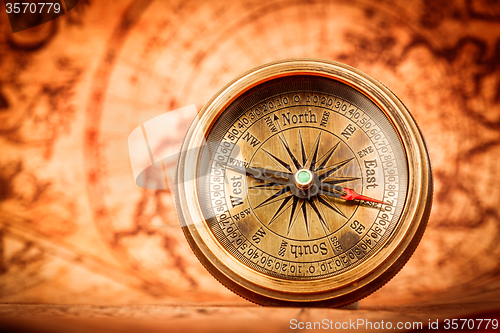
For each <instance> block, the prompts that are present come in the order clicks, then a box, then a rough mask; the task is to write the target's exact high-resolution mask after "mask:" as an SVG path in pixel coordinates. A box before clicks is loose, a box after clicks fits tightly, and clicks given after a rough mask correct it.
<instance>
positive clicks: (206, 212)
mask: <svg viewBox="0 0 500 333" xmlns="http://www.w3.org/2000/svg"><path fill="white" fill-rule="evenodd" d="M371 80H373V79H371ZM184 152H189V153H185V154H183V155H182V156H181V160H180V162H179V170H178V174H179V178H178V183H179V187H178V207H179V208H180V209H179V214H180V216H181V218H182V221H183V222H184V223H185V224H186V225H185V226H184V231H185V233H186V236H187V238H188V240H189V241H190V244H191V246H192V248H193V250H194V251H195V253H196V254H197V255H198V257H199V259H200V260H201V261H202V262H203V263H204V264H205V266H206V267H207V268H208V269H209V271H211V272H212V274H214V275H215V277H216V278H218V279H219V281H221V282H222V283H224V284H225V285H226V286H227V287H229V288H230V289H231V290H233V291H235V292H236V293H238V294H240V295H242V296H244V297H246V298H249V299H250V300H253V301H255V302H258V303H261V304H279V305H298V306H304V305H319V304H323V305H324V304H327V305H334V306H335V305H343V304H347V303H349V302H352V301H355V300H357V299H359V298H361V297H363V296H365V295H367V294H369V293H370V292H373V291H374V290H375V289H376V288H378V287H379V286H380V285H382V284H383V283H385V282H386V281H387V280H388V279H390V278H391V277H392V275H394V271H395V270H394V268H397V269H399V268H400V267H402V265H404V263H405V262H406V261H407V259H408V258H409V256H410V255H411V253H412V252H413V250H414V248H415V246H416V244H417V243H418V240H419V239H420V237H421V234H422V232H423V229H424V228H425V224H426V219H427V216H428V213H429V210H430V202H431V200H430V193H431V187H432V178H431V173H430V167H429V164H428V158H427V152H426V151H425V145H424V144H423V141H422V139H421V136H420V133H419V132H418V129H417V127H416V126H415V124H414V123H413V120H412V119H411V117H410V116H409V114H408V112H407V111H406V109H405V108H404V106H403V105H402V104H401V103H400V102H399V100H397V98H395V97H394V96H393V95H392V93H390V91H388V90H387V89H385V88H384V87H383V86H381V85H380V84H377V83H376V81H374V80H373V81H370V78H369V77H367V76H366V75H364V74H362V73H359V72H357V71H355V70H353V69H351V68H348V67H347V66H343V65H340V64H336V63H326V62H321V61H314V60H291V61H283V62H279V63H274V64H270V65H267V66H263V67H260V68H258V69H256V70H254V71H252V72H249V73H247V74H245V75H244V76H243V77H242V78H239V79H238V80H235V81H234V82H233V83H231V84H230V85H228V86H227V87H226V88H225V89H223V90H222V91H221V92H220V93H219V94H218V95H217V96H215V97H214V98H213V99H212V100H211V101H210V102H209V103H207V105H206V106H205V107H204V109H203V110H202V112H201V114H200V121H198V122H196V123H195V124H193V126H192V128H191V130H190V132H189V133H188V136H187V137H186V141H185V143H184ZM415 162H417V163H415ZM397 269H396V271H397Z"/></svg>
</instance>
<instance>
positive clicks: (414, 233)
mask: <svg viewBox="0 0 500 333" xmlns="http://www.w3.org/2000/svg"><path fill="white" fill-rule="evenodd" d="M293 75H311V76H321V77H327V78H331V79H333V80H337V81H340V82H342V83H344V84H347V85H349V86H351V87H353V88H354V89H356V90H358V91H359V92H361V93H362V94H363V95H365V96H367V97H368V98H369V99H370V100H371V101H373V102H374V103H375V104H376V105H377V106H378V107H379V108H380V109H381V110H382V111H383V112H384V113H385V115H386V116H387V118H388V119H389V120H390V122H391V123H392V125H393V127H394V128H395V130H396V132H397V133H398V134H399V138H400V140H401V143H402V146H403V148H404V151H405V153H406V158H407V162H408V191H407V197H406V201H405V204H404V208H403V211H402V213H401V217H400V221H399V223H398V225H397V227H396V228H395V229H394V230H393V232H392V234H391V235H390V237H389V238H388V239H387V240H386V242H385V244H384V245H383V246H381V247H380V248H379V249H378V250H377V252H376V253H374V254H373V255H372V256H371V257H370V260H367V261H365V262H364V263H362V264H360V265H358V266H356V267H354V268H352V269H350V270H348V271H346V272H344V273H341V274H339V275H336V276H333V277H328V278H324V279H318V280H306V281H297V280H287V279H283V278H277V277H274V276H269V275H265V274H263V273H261V272H257V271H255V270H253V269H251V268H250V267H248V266H246V265H244V264H243V263H241V262H240V261H239V260H237V259H236V258H235V257H234V256H232V255H231V253H230V252H228V251H227V250H226V249H225V248H224V247H223V246H222V245H221V243H220V242H219V241H218V240H217V239H216V238H215V237H214V235H213V233H212V232H211V230H210V228H209V226H208V224H207V222H206V221H205V218H204V216H203V214H202V210H201V207H200V204H199V199H198V186H197V182H196V181H193V180H196V179H197V175H196V174H195V173H196V168H192V167H190V168H187V167H185V166H187V165H191V166H192V165H196V163H198V161H199V155H200V147H202V145H203V143H204V140H205V138H206V134H207V133H208V132H209V131H210V129H211V126H212V125H213V124H214V122H215V120H216V119H217V118H218V117H219V116H221V115H222V113H223V112H224V110H225V109H226V107H227V106H228V105H229V104H230V103H231V102H233V101H234V100H235V99H236V98H238V97H239V96H240V95H241V94H243V93H244V92H246V91H248V90H249V89H250V88H252V87H255V86H257V85H259V84H261V83H263V82H266V81H269V80H271V79H275V78H279V77H284V76H293ZM177 184H178V185H177V188H176V206H177V210H178V214H179V217H180V219H181V223H182V226H183V231H184V234H185V236H186V238H187V240H188V242H189V244H190V246H191V248H192V249H193V251H194V253H195V254H196V256H197V257H198V259H199V260H200V261H201V262H202V264H203V265H204V266H205V267H206V269H207V270H208V271H209V272H210V273H211V274H212V275H213V276H214V277H215V278H216V279H217V280H219V281H220V282H221V283H222V284H223V285H225V286H226V287H227V288H229V289H230V290H232V291H233V292H235V293H236V294H238V295H240V296H242V297H244V298H246V299H248V300H250V301H253V302H255V303H258V304H262V305H274V306H300V307H303V306H332V307H339V306H344V305H347V304H349V303H352V302H355V301H357V300H359V299H361V298H363V297H366V296H367V295H369V294H371V293H373V292H374V291H376V290H377V289H378V288H380V287H381V286H382V285H384V284H385V283H387V282H388V281H389V280H390V279H391V278H392V277H393V276H394V275H395V274H396V273H397V272H398V271H399V270H400V269H401V268H402V267H403V266H404V264H405V263H406V262H407V261H408V259H409V258H410V256H411V255H412V254H413V252H414V250H415V248H416V247H417V245H418V243H419V241H420V239H421V237H422V235H423V233H424V230H425V227H426V224H427V220H428V217H429V214H430V210H431V205H432V194H433V180H432V170H431V164H430V159H429V155H428V152H427V149H426V145H425V142H424V139H423V137H422V135H421V133H420V130H419V128H418V126H417V124H416V123H415V121H414V119H413V118H412V116H411V114H410V112H409V111H408V110H407V109H406V107H405V106H404V105H403V103H401V101H400V100H399V99H398V98H397V97H396V96H395V95H394V94H393V93H392V92H391V91H390V90H389V89H387V88H386V87H385V86H384V85H382V84H381V83H380V82H378V81H377V80H375V79H373V78H371V77H370V76H368V75H366V74H364V73H362V72H361V71H359V70H357V69H355V68H352V67H350V66H347V65H344V64H341V63H337V62H331V61H325V60H317V59H290V60H283V61H277V62H272V63H269V64H266V65H263V66H260V67H257V68H255V69H253V70H251V71H249V72H247V73H245V74H243V75H241V76H240V77H238V78H236V79H235V80H233V81H232V82H230V83H229V84H227V85H226V86H225V87H224V88H222V89H221V90H220V91H219V92H218V93H217V94H216V95H215V96H214V97H213V98H212V99H211V100H210V101H208V103H206V105H205V106H204V107H203V108H202V110H201V111H200V113H199V116H198V118H197V120H196V121H195V122H194V123H193V124H192V125H191V127H190V129H189V131H188V133H187V135H186V138H185V140H184V143H183V148H182V151H181V155H180V159H179V163H178V167H177Z"/></svg>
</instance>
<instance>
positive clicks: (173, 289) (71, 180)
mask: <svg viewBox="0 0 500 333" xmlns="http://www.w3.org/2000/svg"><path fill="white" fill-rule="evenodd" d="M1 8H2V9H1V10H2V13H0V32H1V33H0V152H1V153H0V302H1V303H4V305H2V306H1V315H2V316H3V317H9V318H11V319H12V318H15V317H17V318H26V317H29V318H31V317H32V316H34V317H35V319H36V320H35V319H34V320H35V321H34V322H38V321H37V320H39V321H40V325H42V324H41V323H42V322H43V321H44V320H46V317H50V316H51V315H52V314H54V316H56V317H57V316H62V317H65V318H66V319H67V323H68V325H69V323H79V324H82V325H84V324H83V322H84V321H85V320H83V319H82V318H90V319H89V323H90V322H94V319H93V318H96V317H99V318H101V317H102V318H104V317H106V316H111V317H113V322H115V323H118V324H117V325H118V326H117V327H120V329H121V330H122V331H125V330H126V329H127V327H128V326H127V324H126V323H127V320H126V319H127V318H129V317H130V316H131V314H132V313H133V314H134V315H135V316H139V317H141V316H143V317H144V318H146V319H147V318H156V319H155V320H158V321H159V320H161V319H162V318H168V321H169V322H173V323H178V325H179V326H178V327H187V326H190V325H198V324H199V322H200V321H203V320H204V319H202V318H208V319H207V322H209V323H210V325H215V327H219V326H217V325H225V324H226V323H227V324H228V325H229V324H231V325H233V324H234V325H237V323H242V322H248V323H249V325H250V323H251V322H253V321H254V320H256V321H258V322H261V324H263V323H264V322H266V321H265V320H260V319H259V318H270V317H273V318H274V317H276V318H280V319H276V321H273V323H275V324H270V326H269V327H276V330H279V329H280V327H282V326H283V325H286V323H285V322H286V321H287V320H288V317H289V316H292V315H295V314H296V313H303V312H300V311H305V313H307V314H308V315H309V314H310V315H311V316H316V315H318V316H320V317H321V316H322V315H323V313H327V314H328V316H330V314H331V315H332V316H340V314H342V316H344V314H345V313H348V314H349V316H354V317H355V316H358V315H360V314H361V313H363V315H364V314H367V315H369V316H374V317H377V316H380V318H382V317H384V316H386V315H387V316H389V317H390V316H396V317H399V316H400V317H401V318H405V316H407V315H408V311H407V310H406V309H407V307H411V309H415V308H421V309H425V310H422V311H424V312H425V316H438V315H440V314H436V313H435V309H434V308H433V307H432V306H430V305H429V304H431V305H432V304H442V303H443V302H445V301H446V302H449V304H450V305H448V306H452V305H453V304H455V306H456V309H455V310H456V314H457V315H464V314H466V313H467V312H469V313H473V312H477V311H476V310H478V309H479V308H480V309H481V311H483V310H484V311H489V310H492V309H498V308H499V305H498V299H499V297H496V298H491V295H492V294H490V291H491V290H498V287H499V284H500V261H499V259H498V258H499V255H500V246H499V241H498V240H499V239H500V219H499V214H500V209H499V202H500V187H499V186H498V184H499V182H500V181H499V179H500V178H499V177H500V159H499V156H500V6H499V4H498V2H494V1H489V0H475V1H473V0H462V1H452V2H442V1H441V2H440V1H424V0H421V1H418V0H415V1H404V2H402V1H390V0H385V1H369V0H353V1H342V0H335V1H320V0H317V1H316V0H314V1H275V2H274V1H272V2H268V1H257V0H247V1H241V2H237V1H224V0H217V1H210V2H206V1H198V0H193V1H185V0H182V1H176V0H172V1H139V0H137V1H131V0H124V1H112V2H109V1H99V2H98V1H90V0H80V2H79V4H78V5H77V6H76V7H75V8H74V9H73V10H72V11H70V12H69V13H68V14H66V15H64V16H61V17H60V18H58V19H57V20H55V21H51V22H49V23H47V24H45V25H42V26H40V28H36V29H31V30H27V31H25V32H20V33H16V34H12V32H11V30H10V27H9V25H8V20H7V18H6V15H4V14H3V10H4V7H1ZM289 57H319V58H324V59H330V60H336V61H341V62H344V63H346V64H348V65H351V66H354V67H357V68H359V69H360V70H362V71H364V72H366V73H368V74H369V75H372V76H373V77H375V78H377V79H378V80H380V81H381V82H383V83H384V84H385V85H386V86H388V87H389V88H390V89H391V90H392V91H393V92H394V93H395V94H396V95H397V96H398V97H399V98H400V99H401V100H402V101H403V102H404V103H405V105H406V106H407V107H408V108H409V109H410V111H411V112H412V114H413V115H414V117H415V119H416V121H417V123H418V124H419V125H420V128H421V130H422V132H423V135H424V137H425V139H426V141H427V143H428V147H429V151H430V155H431V159H432V162H433V167H434V177H435V200H434V207H433V210H432V214H431V217H430V221H429V226H428V229H427V231H426V233H425V235H424V237H423V239H422V242H421V244H420V246H419V247H418V249H417V251H416V252H415V254H414V256H413V257H412V259H411V260H410V261H409V263H408V264H407V265H406V266H405V267H404V268H403V270H402V271H401V272H400V273H399V274H398V275H397V276H396V277H395V278H394V279H393V280H391V281H390V282H389V283H388V284H387V285H386V286H385V287H383V288H382V289H380V290H379V291H377V292H376V293H374V294H373V295H371V296H370V297H368V298H366V299H364V300H363V301H362V302H361V308H362V309H365V310H360V311H359V312H338V311H339V310H300V311H298V312H297V310H287V309H273V310H270V311H271V312H268V311H267V310H266V309H262V308H255V307H253V306H252V305H250V304H249V303H248V302H246V301H244V300H242V299H240V298H238V297H237V296H235V295H233V294H232V293H231V292H229V291H227V290H226V289H225V288H224V287H222V286H221V285H220V284H219V283H218V282H217V281H215V280H214V279H213V278H212V277H211V276H210V275H209V274H208V273H207V272H206V271H205V270H204V269H203V267H202V266H201V265H200V264H199V263H198V261H197V260H196V258H195V257H194V256H193V254H192V252H191V250H190V249H189V247H188V245H187V243H186V241H185V239H184V237H183V235H182V232H181V230H180V228H179V226H178V221H177V218H176V214H175V211H174V208H173V203H172V198H171V194H170V193H169V191H165V190H163V191H162V190H157V191H155V190H143V189H140V188H138V187H137V186H136V185H135V184H134V180H133V177H132V171H131V168H130V162H129V157H128V150H127V137H128V134H129V133H130V132H131V131H132V129H134V128H135V127H136V126H138V125H139V124H141V123H142V122H144V121H146V120H148V119H150V118H152V117H154V116H156V115H159V114H161V113H163V112H166V111H169V110H172V109H176V108H179V107H182V106H184V105H188V104H193V103H195V104H196V105H197V107H198V109H199V108H201V106H202V105H203V103H204V102H205V101H207V100H208V99H209V98H210V97H211V96H212V95H213V94H214V93H215V92H216V91H217V90H218V89H220V88H221V87H222V86H223V85H224V84H225V83H227V82H228V81H230V80H231V79H232V78H234V77H236V76H237V75H239V74H240V73H242V72H244V71H246V70H248V69H250V68H253V67H255V66H258V65H261V64H263V63H266V62H269V61H272V60H277V59H283V58H289ZM188 125H189V124H187V123H185V124H183V126H184V128H185V127H187V126H188ZM181 127H182V126H181ZM182 130H183V128H179V133H182ZM181 139H182V135H180V134H179V140H181ZM464 297H466V298H467V297H475V300H474V302H475V303H474V304H479V305H480V306H479V308H476V306H469V305H467V306H465V305H464V306H462V305H461V304H463V299H464ZM450 300H451V301H450ZM10 303H15V304H16V305H8V304H10ZM33 303H35V304H37V305H21V304H33ZM43 304H52V305H43ZM54 304H73V305H72V306H66V305H54ZM154 304H159V305H158V307H156V306H155V305H154ZM178 304H191V305H190V306H188V307H178V306H177V305H178ZM214 304H218V306H214ZM447 304H448V303H447ZM99 305H106V307H103V308H101V307H99ZM205 306H206V307H205ZM433 306H434V305H433ZM385 308H390V309H397V310H394V311H392V310H391V311H389V312H385V311H382V309H385ZM462 310H463V311H464V312H461V311H462ZM204 311H206V312H204ZM225 311H228V313H234V315H232V314H231V315H230V317H231V318H234V319H232V320H231V321H225V320H223V318H226V315H225V313H226V312H225ZM233 311H234V312H233ZM294 311H295V312H294ZM323 311H330V312H323ZM80 312H81V313H82V314H81V315H79V313H80ZM66 313H69V314H67V315H66ZM141 313H142V314H141ZM177 313H181V316H182V318H181V317H179V318H177V317H175V316H176V314H177ZM184 314H186V315H185V316H184ZM271 314H273V315H271ZM408 316H414V314H413V313H411V314H410V315H408ZM422 316H424V315H422ZM174 317H175V318H177V319H175V320H173V319H172V318H174ZM134 318H135V317H134ZM192 318H193V319H196V320H191V319H192ZM252 318H253V319H252ZM284 318H286V320H285V319H284ZM9 320H10V319H9ZM132 320H134V322H135V324H134V325H145V326H144V327H146V326H147V327H149V326H148V325H150V323H149V320H145V321H147V322H148V323H145V321H143V320H142V319H132ZM282 320H283V322H282ZM97 321H100V319H99V320H97ZM85 322H86V321H85ZM101 324H102V325H104V324H103V323H100V322H99V323H96V324H95V325H97V326H96V327H98V328H102V329H104V327H102V326H99V325H101ZM64 325H66V324H64ZM89 325H91V324H89ZM92 325H94V324H92ZM172 325H173V324H172ZM176 325H177V324H176ZM183 325H185V326H183ZM199 325H202V324H199ZM272 325H276V326H272ZM42 326H43V325H42ZM42 326H40V327H42ZM61 327H63V326H61ZM89 327H94V326H89ZM176 327H177V326H176ZM200 327H201V326H200ZM200 327H198V326H197V328H200ZM240 327H241V326H240ZM120 329H118V328H117V331H119V330H120ZM148 329H150V330H151V331H154V330H158V328H155V327H150V328H148ZM245 329H246V328H245ZM249 330H250V328H249Z"/></svg>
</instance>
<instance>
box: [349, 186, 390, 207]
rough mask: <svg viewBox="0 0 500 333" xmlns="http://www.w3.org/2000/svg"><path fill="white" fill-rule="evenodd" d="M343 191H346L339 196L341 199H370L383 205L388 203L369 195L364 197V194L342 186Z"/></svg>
mask: <svg viewBox="0 0 500 333" xmlns="http://www.w3.org/2000/svg"><path fill="white" fill-rule="evenodd" d="M343 190H344V192H345V193H346V194H345V195H343V196H341V198H342V199H344V200H363V201H371V202H376V203H379V204H383V205H388V203H386V202H383V201H380V200H377V199H373V198H370V197H365V196H364V195H360V194H357V193H356V192H355V191H354V190H351V189H349V188H345V187H344V188H343Z"/></svg>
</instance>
